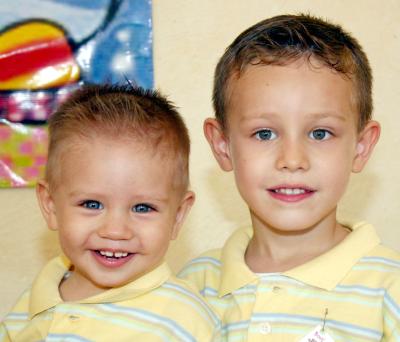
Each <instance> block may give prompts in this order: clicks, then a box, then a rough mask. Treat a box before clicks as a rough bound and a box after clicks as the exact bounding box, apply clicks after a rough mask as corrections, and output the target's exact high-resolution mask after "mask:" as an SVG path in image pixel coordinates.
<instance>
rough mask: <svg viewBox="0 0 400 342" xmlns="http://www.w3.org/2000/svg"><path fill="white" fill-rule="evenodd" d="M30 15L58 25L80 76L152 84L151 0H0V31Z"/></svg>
mask: <svg viewBox="0 0 400 342" xmlns="http://www.w3.org/2000/svg"><path fill="white" fill-rule="evenodd" d="M34 19H45V20H47V21H49V22H50V23H54V25H57V26H59V27H61V28H62V29H63V30H64V33H65V35H66V38H67V40H68V43H69V44H70V45H71V49H72V50H73V53H74V55H75V58H76V61H77V63H78V64H79V67H80V71H81V79H82V80H83V81H84V82H95V83H98V82H124V81H125V78H128V79H130V80H132V81H133V80H134V81H135V82H136V83H137V84H139V85H141V86H143V87H145V88H151V87H152V86H153V63H152V18H151V0H13V1H2V2H0V30H2V34H3V35H4V34H7V31H8V30H10V28H13V27H15V26H16V25H18V24H21V23H26V22H29V21H30V20H34ZM39 38H40V37H39ZM16 45H18V44H17V42H16ZM0 48H1V45H0ZM28 88H29V87H28ZM2 89H3V88H2Z"/></svg>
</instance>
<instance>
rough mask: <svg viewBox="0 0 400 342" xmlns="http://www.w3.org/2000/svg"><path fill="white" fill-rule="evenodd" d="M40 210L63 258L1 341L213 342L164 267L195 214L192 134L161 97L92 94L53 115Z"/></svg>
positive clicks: (202, 317) (190, 294)
mask: <svg viewBox="0 0 400 342" xmlns="http://www.w3.org/2000/svg"><path fill="white" fill-rule="evenodd" d="M49 131H50V144H49V154H48V164H47V170H46V179H45V180H43V181H40V182H39V184H38V186H37V195H38V200H39V204H40V207H41V210H42V213H43V215H44V218H45V220H46V222H47V224H48V227H49V228H50V229H52V230H57V231H58V233H59V239H60V244H61V247H62V250H63V252H64V254H65V256H63V257H59V258H57V259H55V260H53V261H51V262H50V263H49V264H48V265H47V266H45V268H44V269H43V270H42V272H41V273H40V274H39V276H38V277H37V279H36V280H35V282H34V284H33V286H32V288H31V289H30V291H28V292H27V293H25V294H24V295H23V297H22V298H21V300H20V301H19V302H18V303H17V305H16V306H15V308H14V309H13V310H12V312H11V313H10V314H9V315H8V316H7V317H6V318H5V319H4V322H3V323H2V326H1V330H0V340H2V341H43V340H46V341H89V340H90V341H107V342H108V341H149V342H150V341H210V340H211V339H212V338H213V336H214V337H215V338H217V334H218V330H217V327H218V324H219V323H218V319H217V318H216V316H215V315H214V314H213V312H212V311H211V310H210V309H209V307H208V306H207V305H206V304H205V302H203V300H202V299H201V297H198V296H197V295H196V294H195V293H194V292H195V291H192V288H191V287H190V286H189V285H188V284H187V283H186V282H184V281H182V280H178V279H175V278H174V277H173V276H172V275H171V271H170V270H169V268H168V266H167V265H166V264H165V262H164V260H163V259H164V255H165V252H166V251H167V248H168V244H169V241H170V240H172V239H174V238H175V237H176V236H177V234H178V231H179V228H180V227H181V225H182V222H183V220H184V218H185V216H186V214H187V212H188V210H189V209H190V207H191V205H192V203H193V201H194V194H193V193H192V192H191V191H188V184H189V177H188V156H189V147H190V145H189V137H188V132H187V129H186V127H185V125H184V123H183V121H182V119H181V117H180V116H179V114H178V113H177V111H176V110H175V108H174V107H173V106H172V104H171V103H169V102H168V101H167V100H166V99H164V98H163V97H162V96H160V95H159V94H158V93H157V92H153V91H145V90H143V89H141V88H134V87H130V86H129V87H124V86H87V87H84V88H83V89H81V90H79V91H78V92H77V93H75V94H74V95H73V96H72V97H71V98H70V99H69V100H67V102H66V103H65V104H63V105H62V106H61V108H60V109H59V110H58V111H57V112H56V113H55V114H54V115H53V116H52V117H51V119H50V123H49Z"/></svg>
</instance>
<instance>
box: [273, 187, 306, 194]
mask: <svg viewBox="0 0 400 342" xmlns="http://www.w3.org/2000/svg"><path fill="white" fill-rule="evenodd" d="M270 191H273V192H275V193H278V194H282V195H288V196H290V195H300V194H305V193H307V192H312V191H311V190H308V189H302V188H293V189H291V188H278V189H272V190H270Z"/></svg>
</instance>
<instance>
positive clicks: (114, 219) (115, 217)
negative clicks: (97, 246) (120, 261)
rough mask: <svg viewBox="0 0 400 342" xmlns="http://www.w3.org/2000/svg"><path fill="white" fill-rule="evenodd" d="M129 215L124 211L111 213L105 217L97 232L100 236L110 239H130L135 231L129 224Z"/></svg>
mask: <svg viewBox="0 0 400 342" xmlns="http://www.w3.org/2000/svg"><path fill="white" fill-rule="evenodd" d="M127 216H128V215H125V214H123V213H109V214H107V215H106V216H105V217H104V221H103V222H102V223H101V224H100V226H99V228H98V230H97V233H98V235H99V236H100V237H102V238H104V239H109V240H129V239H131V238H132V237H133V235H134V232H133V230H132V227H131V226H130V225H129V218H128V217H127Z"/></svg>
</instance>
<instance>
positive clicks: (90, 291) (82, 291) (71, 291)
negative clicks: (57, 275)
mask: <svg viewBox="0 0 400 342" xmlns="http://www.w3.org/2000/svg"><path fill="white" fill-rule="evenodd" d="M58 289H59V292H60V296H61V298H62V300H63V301H65V302H73V301H79V300H82V299H85V298H89V297H92V296H94V295H97V294H99V293H102V292H104V291H106V290H107V289H106V288H100V287H98V286H96V285H94V284H92V283H91V282H89V281H87V280H86V279H84V277H82V276H81V275H80V274H79V273H76V272H71V275H70V276H69V277H67V278H66V279H63V280H62V281H61V283H60V285H59V287H58Z"/></svg>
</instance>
